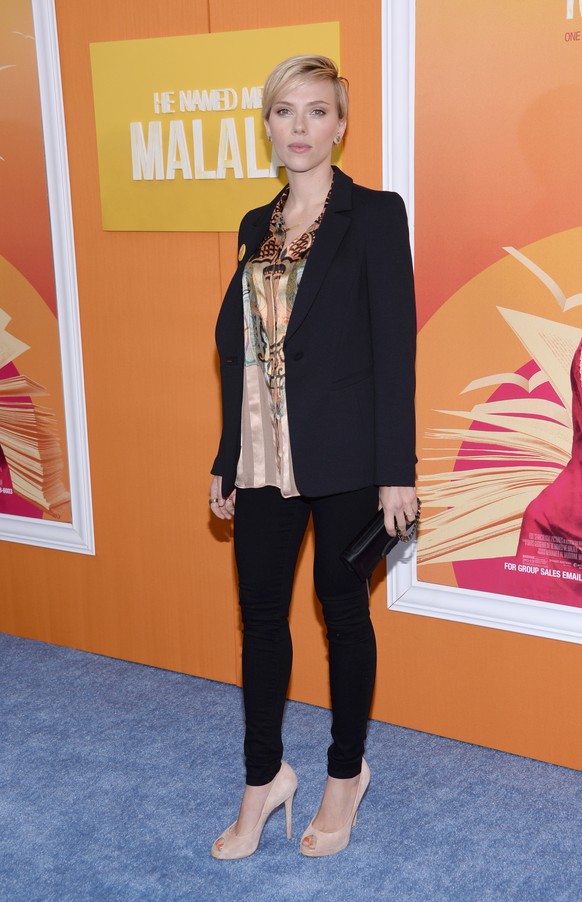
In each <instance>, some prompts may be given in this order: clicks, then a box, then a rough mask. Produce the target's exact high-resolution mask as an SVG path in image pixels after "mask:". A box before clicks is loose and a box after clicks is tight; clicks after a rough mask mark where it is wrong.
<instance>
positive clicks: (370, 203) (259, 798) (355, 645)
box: [209, 56, 417, 859]
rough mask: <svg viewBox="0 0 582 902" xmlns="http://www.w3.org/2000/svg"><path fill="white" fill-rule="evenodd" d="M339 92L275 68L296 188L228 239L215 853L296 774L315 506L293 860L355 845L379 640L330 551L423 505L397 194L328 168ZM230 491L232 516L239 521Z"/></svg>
mask: <svg viewBox="0 0 582 902" xmlns="http://www.w3.org/2000/svg"><path fill="white" fill-rule="evenodd" d="M347 112H348V96H347V90H346V84H345V82H344V80H343V79H341V78H340V77H339V76H338V71H337V67H336V66H335V64H334V63H333V62H332V61H331V60H329V59H327V58H326V57H320V56H299V57H293V58H291V59H288V60H285V61H284V62H282V63H280V64H279V65H278V66H277V67H276V68H275V69H274V70H273V72H272V73H271V74H270V76H269V78H268V79H267V82H266V84H265V89H264V93H263V117H264V122H265V128H266V131H267V136H268V138H269V140H270V141H272V142H273V145H274V148H275V150H276V152H277V155H278V156H279V158H280V159H281V161H282V163H283V164H284V165H285V167H286V170H287V176H288V179H289V184H288V186H287V187H286V188H284V189H283V191H282V192H281V193H280V194H279V195H278V196H277V197H276V198H275V199H274V200H273V201H272V202H271V203H270V204H267V206H265V207H261V208H260V209H257V210H252V211H251V212H250V213H247V215H246V216H245V217H244V219H243V220H242V223H241V226H240V231H239V266H238V269H237V271H236V273H235V275H234V278H233V280H232V282H231V284H230V286H229V288H228V290H227V292H226V296H225V298H224V302H223V305H222V308H221V311H220V315H219V318H218V323H217V328H216V339H217V346H218V351H219V356H220V363H221V378H222V413H223V431H222V437H221V441H220V447H219V451H218V455H217V457H216V460H215V462H214V466H213V468H212V473H213V474H214V478H213V480H212V483H211V487H210V499H209V503H210V506H211V509H212V512H213V513H214V514H215V515H216V516H217V517H219V518H221V519H230V518H231V517H233V516H234V542H235V556H236V562H237V568H238V577H239V592H240V604H241V612H242V621H243V628H244V638H243V694H244V704H245V721H246V732H245V743H244V751H245V758H246V772H247V785H246V788H245V791H244V795H243V799H242V803H241V807H240V811H239V815H238V818H237V820H236V821H235V823H234V824H232V825H231V826H230V827H229V828H228V829H227V830H226V831H225V832H224V833H223V834H222V835H221V836H220V837H219V838H218V839H217V840H216V842H215V843H214V845H213V846H212V855H213V856H214V857H216V858H229V859H231V858H242V857H245V856H247V855H251V854H252V853H253V852H254V851H255V850H256V848H257V846H258V843H259V840H260V837H261V832H262V829H263V826H264V823H265V821H266V820H267V818H268V817H269V815H270V814H271V813H272V811H273V810H274V809H275V808H276V807H278V806H279V805H281V804H282V803H283V802H285V804H286V807H287V815H288V821H287V824H288V835H289V836H290V815H291V804H292V799H293V795H294V792H295V789H296V786H297V779H296V777H295V774H294V772H293V771H292V769H291V768H290V767H289V765H288V764H286V763H285V762H282V752H283V747H282V742H281V721H282V716H283V707H284V702H285V695H286V691H287V685H288V682H289V676H290V670H291V656H292V649H291V638H290V634H289V625H288V609H289V602H290V598H291V588H292V582H293V574H294V570H295V565H296V561H297V555H298V553H299V548H300V545H301V541H302V538H303V535H304V532H305V528H306V526H307V521H308V519H309V516H310V514H311V515H312V516H313V522H314V530H315V545H316V548H315V565H314V577H315V588H316V591H317V595H318V598H319V600H320V602H321V604H322V607H323V615H324V619H325V622H326V627H327V638H328V643H329V667H330V685H331V697H332V710H333V724H332V731H331V732H332V738H333V742H332V745H331V746H330V748H329V751H328V780H327V784H326V787H325V791H324V794H323V799H322V802H321V806H320V808H319V811H318V813H317V814H316V816H315V817H314V818H313V820H312V821H311V823H310V824H309V826H308V828H307V830H306V831H305V833H304V835H303V837H302V839H301V844H300V848H301V852H302V853H303V854H304V855H308V856H323V855H330V854H333V853H335V852H339V851H340V850H341V849H343V848H345V846H346V845H347V844H348V842H349V837H350V830H351V827H352V824H353V822H354V820H355V816H356V813H357V809H358V806H359V803H360V801H361V798H362V796H363V794H364V792H365V790H366V787H367V785H368V782H369V770H368V767H367V765H366V762H365V761H364V760H363V757H362V756H363V751H364V740H365V737H366V726H367V719H368V714H369V708H370V703H371V698H372V691H373V687H374V678H375V668H376V646H375V638H374V632H373V628H372V624H371V621H370V616H369V609H368V592H367V586H366V585H365V584H362V583H360V582H359V581H358V579H357V578H356V577H355V576H354V575H353V574H351V573H350V572H349V571H348V570H347V568H346V567H345V566H344V565H343V563H342V562H341V560H340V554H341V552H342V551H343V549H344V547H345V546H346V545H348V544H349V542H350V541H351V540H352V539H353V538H354V536H355V535H356V534H357V533H358V532H359V531H360V529H361V528H362V527H363V526H364V525H366V523H367V522H368V521H369V520H370V519H371V518H372V516H373V515H374V513H375V511H376V510H377V509H378V506H379V504H380V505H381V506H382V507H383V509H384V516H385V523H386V527H387V529H388V531H389V532H390V534H391V535H395V532H396V527H399V528H400V529H401V530H404V529H405V528H406V522H407V521H409V520H412V519H414V517H415V515H416V509H417V501H416V491H415V488H414V479H415V473H414V466H415V460H416V458H415V456H414V409H413V400H414V348H415V336H416V325H415V310H414V291H413V280H412V266H411V260H410V250H409V245H408V231H407V224H406V213H405V209H404V204H403V202H402V200H401V198H400V197H398V195H396V194H392V193H384V192H379V191H371V190H368V189H366V188H361V187H359V186H357V185H354V184H353V182H352V180H351V179H350V178H348V177H347V176H346V175H344V174H343V173H342V172H341V171H340V170H338V169H336V168H332V166H331V154H332V150H333V147H334V144H339V143H340V142H341V140H342V138H343V134H344V131H345V128H346V123H347ZM235 497H236V515H235Z"/></svg>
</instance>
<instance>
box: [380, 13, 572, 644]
mask: <svg viewBox="0 0 582 902" xmlns="http://www.w3.org/2000/svg"><path fill="white" fill-rule="evenodd" d="M415 28H416V3H415V2H414V0H382V79H383V94H382V107H383V110H382V145H383V146H382V160H383V186H384V188H385V189H387V190H392V191H398V193H399V194H401V195H402V197H403V198H404V201H405V203H406V207H407V209H408V214H409V224H410V236H411V244H412V249H413V254H414V96H415V94H414V89H415ZM387 605H388V607H389V608H390V610H392V611H400V612H403V613H407V614H418V615H422V616H425V617H435V618H437V619H439V620H452V621H457V622H461V623H469V624H473V625H476V626H484V627H490V628H492V629H501V630H507V631H509V632H514V633H525V634H527V635H531V636H540V637H544V638H547V639H559V640H562V641H564V642H574V643H577V644H582V609H579V608H573V607H568V606H566V605H558V604H551V603H547V602H542V601H534V600H530V599H525V598H518V597H514V596H510V595H493V594H492V593H489V592H479V591H474V590H470V589H459V588H455V587H448V586H441V585H435V584H430V583H426V582H420V581H419V580H418V578H417V567H416V548H415V543H410V544H409V545H406V546H401V547H400V548H399V549H398V551H397V552H396V553H395V552H393V553H391V555H390V559H389V562H388V583H387Z"/></svg>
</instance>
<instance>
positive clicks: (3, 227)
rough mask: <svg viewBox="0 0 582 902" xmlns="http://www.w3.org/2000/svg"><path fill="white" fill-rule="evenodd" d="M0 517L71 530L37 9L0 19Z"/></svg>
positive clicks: (27, 7) (13, 9) (6, 12)
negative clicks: (66, 525)
mask: <svg viewBox="0 0 582 902" xmlns="http://www.w3.org/2000/svg"><path fill="white" fill-rule="evenodd" d="M0 123H1V126H2V127H1V130H0V196H1V198H2V216H0V515H9V516H16V517H24V518H30V519H48V520H57V521H59V522H61V523H71V508H70V496H69V483H68V468H67V447H66V433H65V418H64V402H63V388H62V370H61V358H60V348H59V327H58V322H57V305H56V291H55V278H54V269H53V247H52V241H51V225H50V220H49V207H48V196H47V183H46V170H45V155H44V143H43V129H42V121H41V109H40V98H39V83H38V70H37V57H36V41H35V32H34V25H33V17H32V6H31V2H30V0H4V2H3V3H2V7H1V9H0Z"/></svg>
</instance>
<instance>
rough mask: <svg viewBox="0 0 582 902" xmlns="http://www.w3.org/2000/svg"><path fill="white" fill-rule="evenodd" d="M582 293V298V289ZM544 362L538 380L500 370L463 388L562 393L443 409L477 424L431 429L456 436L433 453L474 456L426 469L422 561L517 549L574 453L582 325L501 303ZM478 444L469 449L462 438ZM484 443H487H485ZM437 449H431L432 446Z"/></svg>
mask: <svg viewBox="0 0 582 902" xmlns="http://www.w3.org/2000/svg"><path fill="white" fill-rule="evenodd" d="M576 297H580V298H581V301H579V303H582V295H580V296H576ZM497 309H498V310H499V313H500V315H501V316H502V317H503V318H504V319H505V321H506V322H507V324H508V325H509V326H510V328H511V329H512V330H513V331H514V332H515V334H516V336H517V337H518V338H519V340H520V342H521V343H522V345H523V346H524V348H525V349H526V350H527V352H528V354H529V355H530V357H531V358H532V359H533V360H534V361H535V363H536V364H537V365H538V367H539V372H536V373H535V374H534V375H533V376H532V377H531V378H530V379H527V378H525V377H524V376H521V375H520V374H515V373H497V374H495V375H488V376H484V377H482V378H479V379H475V380H474V381H472V382H471V383H470V384H469V385H467V386H466V388H465V389H464V390H463V392H462V394H463V393H466V392H469V391H473V390H475V389H477V388H483V387H487V386H491V387H492V390H493V388H494V387H496V386H499V385H502V384H515V385H519V386H520V387H521V388H523V389H525V390H526V391H528V392H531V391H533V390H534V389H535V388H536V387H539V386H540V385H542V384H544V383H546V382H548V383H549V384H550V385H551V386H552V388H553V389H554V391H555V393H556V395H557V396H558V398H559V399H560V402H561V403H560V402H558V401H552V400H544V399H542V398H537V397H525V398H524V397H521V398H517V399H515V400H498V401H493V400H491V401H486V402H484V403H482V404H476V405H474V406H473V407H472V408H471V409H470V410H441V411H437V412H438V413H441V414H446V415H447V416H453V417H457V418H460V419H463V420H465V421H469V424H470V425H472V428H468V427H467V428H465V427H463V426H456V427H452V428H443V429H431V430H429V431H428V432H427V436H428V437H429V438H432V439H437V440H439V441H448V442H450V443H451V453H450V454H448V455H447V453H446V452H445V453H439V454H438V455H437V457H436V458H432V457H426V456H425V457H424V459H425V460H435V459H436V460H443V461H447V460H452V461H454V462H457V461H461V460H462V461H463V464H465V465H466V464H467V463H468V462H470V464H471V465H470V466H469V467H468V468H467V469H462V470H453V469H452V468H451V469H450V470H448V471H446V472H440V473H434V474H430V475H422V476H421V477H420V482H421V488H420V496H421V497H422V500H423V504H424V510H427V509H428V508H437V509H439V510H438V512H437V513H435V514H433V515H432V516H430V517H428V518H425V520H424V522H423V529H422V533H421V536H420V538H419V544H418V561H419V563H421V564H422V563H429V562H430V563H441V562H447V561H448V562H453V561H461V560H465V561H466V560H478V559H483V558H493V557H504V556H507V557H509V556H513V555H514V554H515V551H516V548H517V544H518V539H519V530H520V526H521V520H522V517H523V512H524V510H525V509H526V507H527V505H528V504H529V503H530V501H532V500H533V499H534V498H535V497H537V495H539V493H540V492H541V491H542V489H544V488H545V487H546V486H547V485H549V484H550V483H552V482H553V481H554V479H555V478H556V476H557V475H558V473H559V472H560V470H561V469H562V468H563V467H564V466H566V464H567V463H568V461H569V460H570V454H571V449H572V415H571V403H572V390H571V384H570V367H571V363H572V358H573V357H574V354H575V352H576V349H577V347H578V344H579V343H580V340H581V339H582V329H577V328H575V327H573V326H568V325H564V324H563V323H560V322H554V321H553V320H548V319H544V318H542V317H538V316H532V315H531V314H528V313H521V312H519V311H517V310H508V309H504V308H501V307H498V308H497ZM463 442H466V443H470V447H469V448H465V449H461V450H460V451H459V453H458V454H457V448H458V446H459V443H463ZM481 449H482V450H481ZM427 450H429V451H430V450H431V449H427Z"/></svg>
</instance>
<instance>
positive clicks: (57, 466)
mask: <svg viewBox="0 0 582 902" xmlns="http://www.w3.org/2000/svg"><path fill="white" fill-rule="evenodd" d="M9 322H10V317H9V316H8V314H7V313H6V312H5V311H4V310H2V309H0V370H1V369H2V368H3V367H5V366H6V365H7V364H8V363H11V362H12V361H13V360H15V358H16V357H18V356H19V355H20V354H22V353H23V352H24V351H26V350H28V345H26V344H24V342H22V341H20V340H19V339H18V338H15V337H14V336H13V335H11V334H10V333H9V332H8V331H6V327H7V326H8V323H9ZM47 394H48V392H47V391H46V389H45V388H43V386H42V385H38V384H37V383H36V382H33V381H32V380H31V379H28V378H27V377H26V376H25V375H16V376H10V377H8V378H6V379H0V448H1V450H2V452H3V454H4V458H5V460H6V464H7V466H8V470H9V472H10V479H11V481H12V489H13V491H14V492H16V494H18V495H19V496H20V497H21V498H24V499H25V500H27V501H30V502H32V504H34V505H36V506H37V507H39V508H40V509H41V510H43V511H47V512H49V513H51V514H52V515H53V516H55V517H58V516H59V511H60V510H61V509H62V508H63V507H64V506H65V505H67V504H68V502H69V500H70V496H69V493H68V492H67V490H66V488H65V486H64V485H63V482H62V472H63V462H62V451H61V447H60V442H59V438H58V435H57V430H56V419H55V415H54V412H53V411H52V410H50V409H49V408H46V407H42V406H39V405H37V404H36V403H34V402H33V401H32V397H36V396H39V395H47Z"/></svg>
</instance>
